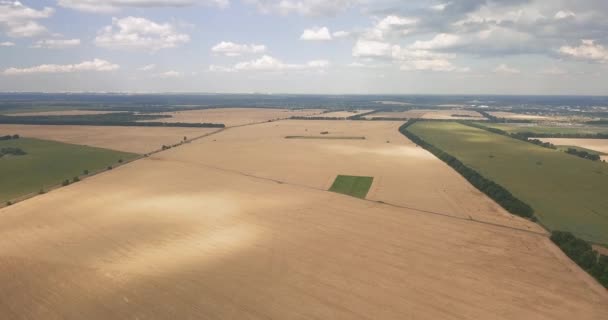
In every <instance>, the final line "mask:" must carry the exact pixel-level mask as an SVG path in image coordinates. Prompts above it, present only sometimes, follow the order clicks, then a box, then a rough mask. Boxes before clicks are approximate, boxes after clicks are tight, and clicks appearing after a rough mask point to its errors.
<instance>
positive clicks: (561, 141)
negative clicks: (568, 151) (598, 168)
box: [539, 138, 608, 159]
mask: <svg viewBox="0 0 608 320" xmlns="http://www.w3.org/2000/svg"><path fill="white" fill-rule="evenodd" d="M539 139H540V140H542V141H543V142H549V143H552V144H554V145H556V146H575V147H581V148H585V149H589V150H593V151H597V152H598V153H601V154H603V159H606V154H608V139H566V138H539Z"/></svg>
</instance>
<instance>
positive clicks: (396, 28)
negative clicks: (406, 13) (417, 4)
mask: <svg viewBox="0 0 608 320" xmlns="http://www.w3.org/2000/svg"><path fill="white" fill-rule="evenodd" d="M418 22H419V19H418V18H411V17H402V16H397V15H389V16H386V17H385V18H383V19H381V20H379V21H377V22H376V24H375V25H374V26H373V27H372V28H370V29H368V30H367V31H365V32H364V34H363V37H364V38H366V39H370V40H384V39H386V38H387V37H395V36H396V37H402V36H405V35H408V34H410V33H411V32H412V31H413V30H414V28H415V26H416V24H418Z"/></svg>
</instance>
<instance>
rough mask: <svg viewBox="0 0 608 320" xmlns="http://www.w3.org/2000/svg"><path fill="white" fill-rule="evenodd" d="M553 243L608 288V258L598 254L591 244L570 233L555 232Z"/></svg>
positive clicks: (552, 238) (553, 233) (552, 236)
mask: <svg viewBox="0 0 608 320" xmlns="http://www.w3.org/2000/svg"><path fill="white" fill-rule="evenodd" d="M551 241H553V243H555V244H556V245H557V246H558V247H559V248H560V249H561V250H562V251H563V252H564V253H565V254H566V255H567V256H568V257H570V259H572V260H573V261H574V262H576V264H578V265H579V266H580V267H581V268H583V270H585V271H587V273H589V274H590V275H591V276H592V277H594V278H595V279H596V280H597V281H598V282H599V283H601V284H602V285H603V286H604V287H606V288H608V256H605V255H603V254H598V253H597V251H595V250H593V247H592V246H591V244H589V243H588V242H586V241H585V240H582V239H579V238H577V237H575V236H574V235H573V234H572V233H570V232H564V231H553V232H552V233H551Z"/></svg>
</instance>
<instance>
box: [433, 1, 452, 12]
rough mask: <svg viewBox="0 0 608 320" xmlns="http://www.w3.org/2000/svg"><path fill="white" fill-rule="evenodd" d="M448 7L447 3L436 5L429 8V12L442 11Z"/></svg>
mask: <svg viewBox="0 0 608 320" xmlns="http://www.w3.org/2000/svg"><path fill="white" fill-rule="evenodd" d="M448 5H449V3H440V4H436V5H433V6H431V10H435V11H443V10H445V8H446V7H447V6H448Z"/></svg>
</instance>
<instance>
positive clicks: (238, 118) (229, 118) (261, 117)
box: [150, 108, 324, 127]
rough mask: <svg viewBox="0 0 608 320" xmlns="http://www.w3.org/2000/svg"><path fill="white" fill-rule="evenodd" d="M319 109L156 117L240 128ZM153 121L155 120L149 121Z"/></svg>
mask: <svg viewBox="0 0 608 320" xmlns="http://www.w3.org/2000/svg"><path fill="white" fill-rule="evenodd" d="M323 111H324V110H321V109H300V110H290V109H277V108H214V109H202V110H188V111H175V112H162V113H156V115H162V116H170V118H164V119H162V121H163V122H167V123H172V122H181V123H202V122H209V123H223V124H225V125H226V126H228V127H232V126H240V125H244V124H250V123H259V122H266V121H272V120H277V119H287V118H290V117H293V116H310V115H318V114H320V113H321V112H323ZM150 121H155V120H150Z"/></svg>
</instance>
